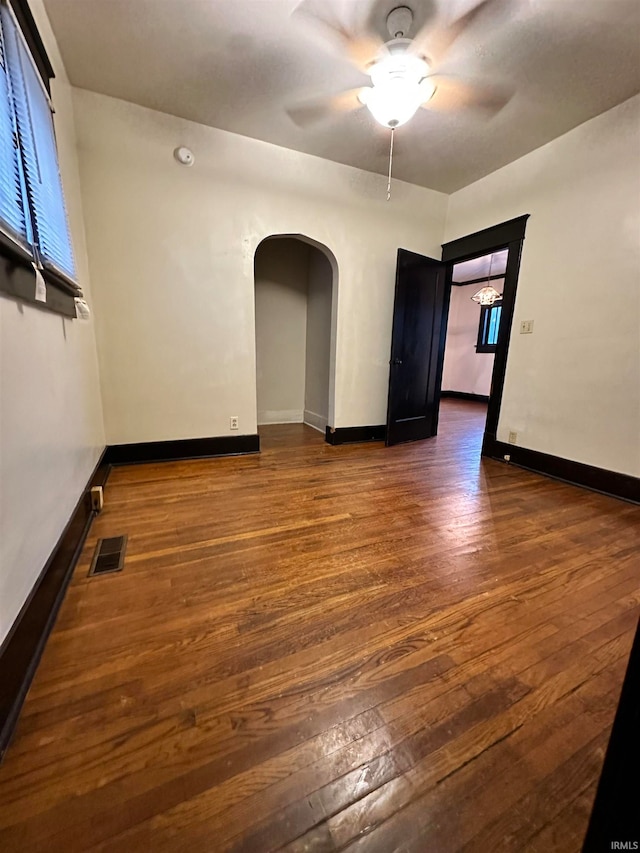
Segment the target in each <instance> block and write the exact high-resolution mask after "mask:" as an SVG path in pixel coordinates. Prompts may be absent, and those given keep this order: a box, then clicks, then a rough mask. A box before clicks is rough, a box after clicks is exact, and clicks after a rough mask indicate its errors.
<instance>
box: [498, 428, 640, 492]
mask: <svg viewBox="0 0 640 853" xmlns="http://www.w3.org/2000/svg"><path fill="white" fill-rule="evenodd" d="M482 455H483V456H489V457H491V458H492V459H498V460H500V461H504V457H505V456H510V457H511V458H510V462H511V464H512V465H517V466H518V467H520V468H526V469H528V470H529V471H535V472H536V473H537V474H544V475H546V476H547V477H553V478H554V479H556V480H562V481H563V482H565V483H571V484H572V485H574V486H583V487H584V488H585V489H591V491H594V492H601V493H602V494H604V495H610V496H611V497H614V498H620V499H622V500H625V501H630V502H631V503H636V504H638V503H640V478H638V477H631V476H630V475H629V474H620V473H619V472H617V471H608V470H607V469H606V468H596V467H595V466H593V465H585V464H584V463H583V462H573V461H572V460H571V459H563V458H562V457H560V456H551V455H550V454H549V453H541V452H540V451H538V450H528V449H527V448H526V447H518V445H516V444H507V443H506V442H504V441H498V440H497V439H496V438H495V436H492V435H489V434H487V433H485V436H484V441H483V444H482Z"/></svg>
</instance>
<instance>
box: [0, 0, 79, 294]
mask: <svg viewBox="0 0 640 853" xmlns="http://www.w3.org/2000/svg"><path fill="white" fill-rule="evenodd" d="M18 5H20V4H18ZM16 11H18V9H17V10H16ZM27 12H28V8H27ZM22 14H24V4H23V6H22ZM29 14H30V13H29ZM30 21H31V22H32V19H30ZM45 79H46V82H47V83H48V78H45ZM0 164H1V166H2V169H1V171H0V253H1V254H2V255H3V256H4V257H11V259H12V261H16V260H17V261H18V262H19V263H20V262H22V264H24V265H25V267H27V266H28V267H29V268H30V269H29V271H30V273H31V274H32V275H33V277H34V281H35V272H34V271H33V268H32V267H31V264H34V265H35V267H37V268H38V269H40V270H41V272H42V276H43V277H44V280H45V281H46V285H47V291H48V289H49V286H52V287H54V288H56V289H57V290H58V291H61V292H62V293H65V294H67V295H68V296H71V297H73V296H75V295H78V294H79V288H78V286H77V284H76V268H75V262H74V257H73V249H72V245H71V236H70V232H69V223H68V219H67V211H66V207H65V201H64V195H63V190H62V180H61V178H60V171H59V167H58V154H57V149H56V139H55V133H54V126H53V114H52V108H51V103H50V100H49V93H48V91H47V88H45V82H44V80H43V77H42V75H41V72H40V70H39V68H38V66H37V65H36V62H35V60H34V58H33V57H32V54H31V51H30V49H29V47H28V46H27V41H26V39H25V36H24V34H23V31H22V29H21V27H20V25H19V23H18V20H17V18H16V15H15V14H14V11H13V9H12V8H11V6H10V5H9V4H8V3H7V2H6V0H0ZM3 289H5V288H3ZM6 289H7V291H8V292H10V289H9V288H6ZM54 301H55V300H54ZM47 302H49V299H48V298H47ZM49 307H52V306H49Z"/></svg>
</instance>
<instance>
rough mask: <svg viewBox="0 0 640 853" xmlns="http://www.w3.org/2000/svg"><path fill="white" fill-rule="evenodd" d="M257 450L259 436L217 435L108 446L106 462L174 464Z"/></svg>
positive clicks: (114, 463)
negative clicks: (181, 461) (186, 460)
mask: <svg viewBox="0 0 640 853" xmlns="http://www.w3.org/2000/svg"><path fill="white" fill-rule="evenodd" d="M259 451H260V437H259V436H258V435H220V436H216V437H214V438H181V439H175V440H172V441H143V442H140V443H138V444H111V445H109V446H108V447H107V450H106V460H107V462H108V463H109V464H110V465H136V464H138V463H140V462H176V461H179V460H182V459H203V458H206V457H208V456H235V455H237V454H241V453H258V452H259Z"/></svg>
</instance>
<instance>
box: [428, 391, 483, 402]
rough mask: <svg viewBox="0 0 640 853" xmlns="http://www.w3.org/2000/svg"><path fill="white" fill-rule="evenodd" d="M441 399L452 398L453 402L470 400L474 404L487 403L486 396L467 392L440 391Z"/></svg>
mask: <svg viewBox="0 0 640 853" xmlns="http://www.w3.org/2000/svg"><path fill="white" fill-rule="evenodd" d="M440 396H441V397H452V398H453V399H454V400H471V401H472V402H474V403H488V402H489V395H488V394H471V393H470V392H468V391H441V392H440Z"/></svg>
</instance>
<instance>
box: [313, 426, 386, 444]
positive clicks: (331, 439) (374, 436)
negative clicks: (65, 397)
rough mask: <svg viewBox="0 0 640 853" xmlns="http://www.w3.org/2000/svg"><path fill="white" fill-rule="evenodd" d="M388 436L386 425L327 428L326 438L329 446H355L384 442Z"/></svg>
mask: <svg viewBox="0 0 640 853" xmlns="http://www.w3.org/2000/svg"><path fill="white" fill-rule="evenodd" d="M386 436H387V427H386V426H385V424H380V425H378V426H358V427H336V428H332V427H327V429H326V432H325V435H324V438H325V441H326V442H328V443H329V444H355V443H356V442H359V441H384V440H385V438H386Z"/></svg>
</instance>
